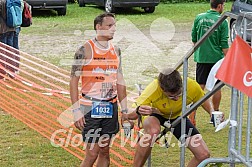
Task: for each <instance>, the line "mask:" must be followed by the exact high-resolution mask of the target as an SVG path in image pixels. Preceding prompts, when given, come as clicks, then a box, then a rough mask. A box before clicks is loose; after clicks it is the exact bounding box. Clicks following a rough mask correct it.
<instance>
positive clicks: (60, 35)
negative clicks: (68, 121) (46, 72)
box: [0, 3, 231, 167]
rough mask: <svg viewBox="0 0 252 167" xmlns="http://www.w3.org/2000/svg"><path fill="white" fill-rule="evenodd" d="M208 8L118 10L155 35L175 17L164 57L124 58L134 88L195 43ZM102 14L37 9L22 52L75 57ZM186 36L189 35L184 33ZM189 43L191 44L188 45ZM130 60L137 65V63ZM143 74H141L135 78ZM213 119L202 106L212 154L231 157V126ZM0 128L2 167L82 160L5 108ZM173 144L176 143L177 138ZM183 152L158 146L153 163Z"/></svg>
mask: <svg viewBox="0 0 252 167" xmlns="http://www.w3.org/2000/svg"><path fill="white" fill-rule="evenodd" d="M230 6H231V3H227V4H226V10H229V9H230ZM207 9H209V4H208V3H199V4H197V3H188V4H160V5H159V6H158V7H157V8H156V11H155V13H153V14H145V13H143V11H142V10H141V9H138V8H134V9H124V10H122V11H119V12H118V14H117V15H116V18H117V20H119V21H120V20H123V19H127V20H129V21H131V22H132V23H133V24H134V25H135V26H136V27H137V29H139V30H140V32H143V34H145V35H146V36H147V37H150V33H149V31H148V30H149V28H150V25H151V24H152V23H153V21H154V20H156V19H158V18H166V19H169V20H171V21H172V22H173V23H174V25H175V28H176V33H175V36H174V39H172V40H171V41H170V43H169V46H168V44H167V43H165V44H159V45H161V48H162V49H161V50H162V53H163V55H156V57H155V59H151V60H150V61H151V63H150V62H149V61H148V60H146V59H148V57H149V56H150V55H147V54H146V55H141V56H142V57H140V56H139V53H135V54H132V55H131V56H129V57H127V56H125V57H123V61H124V62H125V64H124V67H125V68H124V73H125V78H126V81H127V83H128V85H129V89H131V90H133V85H134V83H139V82H141V83H144V84H147V83H148V82H149V81H150V80H152V78H153V77H154V76H155V75H156V74H157V72H158V71H157V68H158V67H159V66H163V64H162V63H163V62H164V61H163V60H164V58H165V56H166V55H168V54H169V53H171V52H172V51H173V50H174V48H176V45H179V44H180V42H182V41H187V42H188V43H190V39H188V36H190V28H191V25H192V22H193V20H194V17H195V16H196V15H197V14H198V13H201V12H204V11H206V10H207ZM102 12H103V8H98V7H95V6H88V7H85V8H79V7H78V5H77V4H70V5H68V9H67V15H66V16H65V17H58V16H56V13H55V12H53V11H45V12H41V11H39V12H38V11H35V12H34V13H33V25H32V26H31V27H29V28H23V29H22V31H21V36H20V40H21V50H23V51H25V52H28V53H31V54H32V55H35V56H37V57H39V58H42V59H44V60H46V61H48V62H50V63H53V64H55V65H57V66H60V60H62V59H67V58H72V56H73V54H74V51H75V49H76V48H77V46H79V45H80V43H81V41H83V39H82V38H83V34H84V32H85V31H86V30H92V26H93V19H94V17H95V16H96V15H98V14H100V13H102ZM76 34H79V35H76ZM181 34H182V35H181ZM184 34H186V35H185V36H184ZM84 38H85V37H84ZM69 41H70V42H69ZM152 41H153V43H154V44H158V42H157V41H154V40H152ZM118 44H119V45H120V46H121V47H122V48H123V51H125V52H126V51H127V49H125V48H126V46H129V44H128V43H127V41H122V42H118ZM187 47H190V46H188V45H187ZM133 49H134V48H133ZM123 53H124V52H123ZM172 53H173V52H172ZM128 54H129V53H128ZM152 54H155V53H152ZM179 54H180V57H181V55H182V56H183V54H184V52H182V53H180V52H179ZM162 56H163V57H162ZM146 57H147V58H146ZM177 59H179V57H178V58H177ZM177 59H176V60H177ZM132 60H133V61H132ZM138 61H140V62H138ZM167 61H172V58H168V59H167ZM128 64H131V66H129V65H128ZM150 64H151V65H150ZM141 65H142V66H145V67H142V66H141ZM190 65H191V66H190V71H191V75H190V76H191V77H193V73H194V63H193V62H192V60H191V62H190ZM146 66H147V67H148V68H146ZM61 67H62V68H65V69H67V70H69V68H70V67H69V66H61ZM137 67H139V68H138V71H139V72H141V75H140V74H138V71H137V72H136V68H137ZM156 67H157V68H156ZM132 69H134V70H132ZM134 73H137V74H134ZM137 77H139V78H138V79H137V81H135V80H136V78H137ZM132 78H133V79H132ZM140 78H141V79H140ZM143 78H144V79H143ZM132 80H134V81H132ZM223 96H224V97H223V99H224V100H223V101H222V103H221V109H222V111H223V112H224V113H225V114H226V117H228V113H229V109H230V89H229V88H227V87H225V88H224V95H223ZM0 107H1V106H0ZM208 122H209V116H208V115H207V114H206V113H205V112H204V111H203V110H202V109H201V108H200V109H198V113H197V124H198V126H197V127H198V128H199V130H200V132H201V133H202V135H203V138H204V139H205V141H206V143H207V145H208V146H209V149H210V150H211V155H212V156H213V157H226V156H227V155H228V153H227V143H228V141H227V139H228V138H227V136H228V128H225V129H224V130H222V131H220V132H218V133H214V130H215V129H214V128H213V127H212V125H210V124H209V123H208ZM0 129H1V135H0V152H1V153H0V166H5V167H12V166H21V167H34V166H36V167H44V166H54V167H58V166H66V167H69V166H78V165H79V164H80V160H79V159H77V158H76V157H74V156H73V155H71V154H70V153H68V152H66V151H65V150H63V149H61V148H55V147H52V146H51V143H50V142H49V140H48V139H46V138H44V137H42V136H41V135H39V134H38V133H37V132H35V131H33V130H31V129H30V128H29V127H27V126H26V125H24V124H23V123H22V122H20V121H18V120H16V119H15V118H13V117H12V116H11V115H9V114H7V113H6V112H4V111H0ZM173 142H174V143H176V141H175V140H174V141H173ZM178 155H179V147H177V146H176V147H172V148H169V149H166V148H161V147H160V146H158V145H156V146H155V147H154V150H153V154H152V163H153V166H154V167H158V166H171V165H173V166H175V167H176V166H179V156H178ZM190 157H191V155H190V153H189V152H187V156H186V162H188V160H189V159H190Z"/></svg>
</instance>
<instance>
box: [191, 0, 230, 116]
mask: <svg viewBox="0 0 252 167" xmlns="http://www.w3.org/2000/svg"><path fill="white" fill-rule="evenodd" d="M210 5H211V9H210V10H208V11H207V12H206V13H201V14H199V15H197V16H196V18H195V20H194V24H193V27H192V34H191V35H192V42H193V43H194V44H195V43H196V42H197V41H199V40H200V38H201V37H202V36H203V35H204V34H205V33H206V32H207V31H208V29H210V28H211V26H212V25H214V24H215V23H216V22H217V21H218V19H219V18H220V16H221V13H222V12H223V10H224V6H225V0H210ZM228 48H229V45H228V22H227V20H225V21H223V22H222V23H221V24H220V26H219V27H218V28H217V29H216V30H215V31H214V32H213V33H212V34H211V35H210V36H209V37H208V38H207V39H206V40H205V41H204V43H202V45H201V46H200V47H199V48H198V49H197V50H196V51H195V53H194V61H195V62H196V63H197V65H196V81H197V82H198V83H199V84H200V86H201V88H202V89H203V90H204V89H205V85H206V81H207V77H208V75H209V73H210V70H211V68H212V67H213V66H214V64H215V63H216V62H217V61H219V60H220V59H222V58H223V57H224V56H225V55H226V53H227V51H228ZM220 101H221V90H219V91H217V92H216V93H215V94H214V95H213V97H212V102H213V106H214V110H216V111H218V110H219V105H220Z"/></svg>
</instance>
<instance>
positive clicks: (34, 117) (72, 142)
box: [0, 43, 136, 167]
mask: <svg viewBox="0 0 252 167" xmlns="http://www.w3.org/2000/svg"><path fill="white" fill-rule="evenodd" d="M19 59H21V61H20V62H19ZM15 71H18V72H19V74H16V73H15ZM69 75H70V74H69V72H68V71H66V70H63V69H61V68H58V67H57V66H55V65H52V64H50V63H48V62H46V61H43V60H41V59H38V58H36V57H34V56H31V55H29V54H27V53H24V52H21V51H18V50H16V49H14V48H12V47H9V46H7V45H5V44H3V43H0V108H1V109H3V110H4V111H5V112H8V113H10V114H11V115H12V116H13V117H15V118H16V119H18V120H20V121H22V122H23V123H25V124H26V125H27V126H29V127H30V128H31V129H34V130H36V131H37V132H39V133H40V134H41V135H42V136H44V137H46V138H48V139H49V140H50V141H51V143H52V147H53V145H54V146H55V145H56V146H61V147H62V148H63V149H65V150H66V151H68V152H69V153H71V154H73V155H74V156H76V157H77V158H79V159H81V160H82V159H84V157H85V149H84V148H85V144H84V142H82V138H81V135H80V132H79V131H78V130H77V129H76V128H74V126H73V123H72V120H73V118H72V114H71V111H70V106H71V102H70V98H69V91H68V89H69V88H68V87H69V85H68V83H69V79H70V77H69ZM133 96H135V95H133ZM132 99H133V97H132V98H131V100H132ZM134 137H136V134H135V135H134ZM135 142H136V140H135ZM131 144H132V143H131V142H130V141H129V140H127V139H125V138H124V136H123V135H121V133H118V134H117V135H116V137H115V139H114V142H113V145H112V147H111V150H110V152H111V165H112V166H119V167H122V166H132V159H133V152H134V148H133V146H132V145H131Z"/></svg>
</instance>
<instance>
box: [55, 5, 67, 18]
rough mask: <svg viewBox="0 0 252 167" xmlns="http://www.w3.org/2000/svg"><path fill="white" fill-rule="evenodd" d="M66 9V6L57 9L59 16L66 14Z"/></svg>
mask: <svg viewBox="0 0 252 167" xmlns="http://www.w3.org/2000/svg"><path fill="white" fill-rule="evenodd" d="M66 9H67V7H66V6H65V7H64V8H61V9H57V13H58V15H59V16H65V15H66Z"/></svg>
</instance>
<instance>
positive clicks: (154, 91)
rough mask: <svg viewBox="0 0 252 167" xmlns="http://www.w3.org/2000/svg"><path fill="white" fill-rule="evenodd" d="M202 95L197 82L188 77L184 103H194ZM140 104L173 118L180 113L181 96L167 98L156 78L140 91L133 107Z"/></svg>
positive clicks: (165, 116) (202, 92)
mask: <svg viewBox="0 0 252 167" xmlns="http://www.w3.org/2000/svg"><path fill="white" fill-rule="evenodd" d="M203 96H204V91H203V90H202V89H201V87H200V86H199V84H198V83H197V82H196V81H194V80H192V79H190V78H188V79H187V100H186V104H187V105H188V104H190V103H192V102H193V103H195V102H197V101H198V100H199V99H201V97H203ZM140 105H148V106H152V107H155V108H157V109H158V110H159V111H160V112H161V113H163V114H164V115H163V117H164V118H167V119H175V118H177V117H178V116H181V114H182V96H181V97H179V99H178V100H177V101H174V100H172V99H169V98H168V97H167V96H165V94H164V93H163V91H162V89H161V88H160V86H159V83H158V80H157V79H155V80H154V81H152V82H151V83H150V84H149V85H148V86H147V87H146V88H145V90H144V91H143V92H142V94H141V95H140V96H139V97H138V99H137V100H136V103H134V104H133V107H134V108H135V107H137V106H140Z"/></svg>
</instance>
